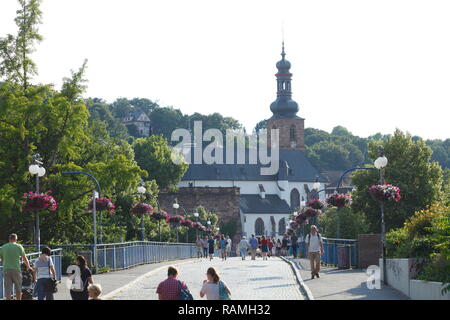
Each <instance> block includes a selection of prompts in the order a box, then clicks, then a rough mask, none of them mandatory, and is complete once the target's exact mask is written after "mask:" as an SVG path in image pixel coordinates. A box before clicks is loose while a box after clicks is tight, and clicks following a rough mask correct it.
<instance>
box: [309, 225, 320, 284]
mask: <svg viewBox="0 0 450 320" xmlns="http://www.w3.org/2000/svg"><path fill="white" fill-rule="evenodd" d="M305 244H306V255H307V256H308V258H309V261H310V263H311V279H314V277H315V276H317V278H320V277H319V271H320V256H321V255H322V256H323V254H324V250H323V242H322V237H321V236H320V234H319V233H318V232H317V227H316V226H315V225H312V226H311V233H310V234H308V235H307V236H306V238H305Z"/></svg>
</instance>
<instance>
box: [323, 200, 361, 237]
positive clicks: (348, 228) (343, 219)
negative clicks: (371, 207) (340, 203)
mask: <svg viewBox="0 0 450 320" xmlns="http://www.w3.org/2000/svg"><path fill="white" fill-rule="evenodd" d="M338 219H339V223H340V236H339V237H340V238H342V239H356V238H357V237H358V234H362V233H366V232H367V224H366V221H365V217H364V215H363V214H361V213H356V212H354V211H353V210H352V209H351V208H350V207H344V208H336V207H333V208H329V209H327V210H326V211H325V213H324V214H322V215H321V216H319V218H318V220H319V223H318V224H319V226H320V229H321V230H322V231H321V233H322V234H323V236H324V237H328V238H337V225H338Z"/></svg>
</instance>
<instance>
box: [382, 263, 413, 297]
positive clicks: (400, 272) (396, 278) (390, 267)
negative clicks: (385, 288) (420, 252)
mask: <svg viewBox="0 0 450 320" xmlns="http://www.w3.org/2000/svg"><path fill="white" fill-rule="evenodd" d="M418 263H419V259H414V258H410V259H386V278H387V283H388V285H390V286H391V287H393V288H394V289H397V290H399V291H400V292H402V293H403V294H405V295H407V296H409V291H410V290H409V289H410V288H409V285H410V280H411V279H413V278H414V277H416V276H417V272H418ZM379 266H380V275H381V280H382V281H384V273H383V261H382V260H381V259H379Z"/></svg>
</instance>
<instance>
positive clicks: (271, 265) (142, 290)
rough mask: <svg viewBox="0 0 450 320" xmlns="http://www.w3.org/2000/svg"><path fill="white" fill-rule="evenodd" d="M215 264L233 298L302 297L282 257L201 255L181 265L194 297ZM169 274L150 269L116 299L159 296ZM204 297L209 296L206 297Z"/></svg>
mask: <svg viewBox="0 0 450 320" xmlns="http://www.w3.org/2000/svg"><path fill="white" fill-rule="evenodd" d="M211 266H212V267H215V268H216V270H217V271H218V272H219V274H220V275H221V278H222V279H223V280H224V281H225V282H226V283H227V285H228V287H229V288H230V290H231V292H232V299H233V300H242V299H248V300H268V299H273V300H303V296H302V294H301V292H300V289H299V286H298V284H297V282H296V279H295V276H294V273H293V272H292V270H291V267H290V266H289V264H287V263H286V262H284V261H282V260H281V259H279V258H269V260H267V261H263V260H262V259H261V258H259V259H258V260H255V261H251V260H249V259H247V260H245V261H242V260H241V258H238V257H235V258H228V259H227V260H226V261H224V262H222V260H221V259H219V258H214V260H213V261H209V260H206V259H201V260H200V261H199V262H194V263H186V264H183V265H180V266H178V269H179V271H180V274H179V279H181V280H183V281H185V282H186V284H187V286H188V288H189V289H190V291H191V293H192V295H193V296H194V299H195V300H197V299H201V298H200V294H199V293H200V289H201V286H202V283H203V280H204V279H206V270H207V269H208V267H211ZM166 277H167V269H166V268H163V269H162V270H158V271H155V272H151V273H149V274H147V275H146V276H144V277H143V278H142V279H140V280H139V281H137V282H135V283H133V284H131V285H129V286H128V287H127V288H125V289H124V290H122V291H120V292H118V293H117V294H116V295H114V297H112V299H114V300H156V299H157V294H156V288H157V286H158V283H159V282H160V281H162V280H164V279H166ZM203 299H206V297H205V298H203Z"/></svg>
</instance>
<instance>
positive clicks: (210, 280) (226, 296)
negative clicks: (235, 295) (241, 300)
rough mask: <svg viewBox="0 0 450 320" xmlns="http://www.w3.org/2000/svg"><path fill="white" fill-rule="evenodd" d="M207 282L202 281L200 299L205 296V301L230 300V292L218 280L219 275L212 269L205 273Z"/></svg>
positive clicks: (223, 283)
mask: <svg viewBox="0 0 450 320" xmlns="http://www.w3.org/2000/svg"><path fill="white" fill-rule="evenodd" d="M206 277H207V280H203V286H202V289H201V290H200V297H201V298H203V297H204V296H205V295H206V299H207V300H231V298H230V296H231V291H230V289H228V287H227V285H226V284H225V282H223V281H222V280H220V277H219V274H218V273H217V271H216V269H214V268H213V267H211V268H209V269H208V271H206Z"/></svg>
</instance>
